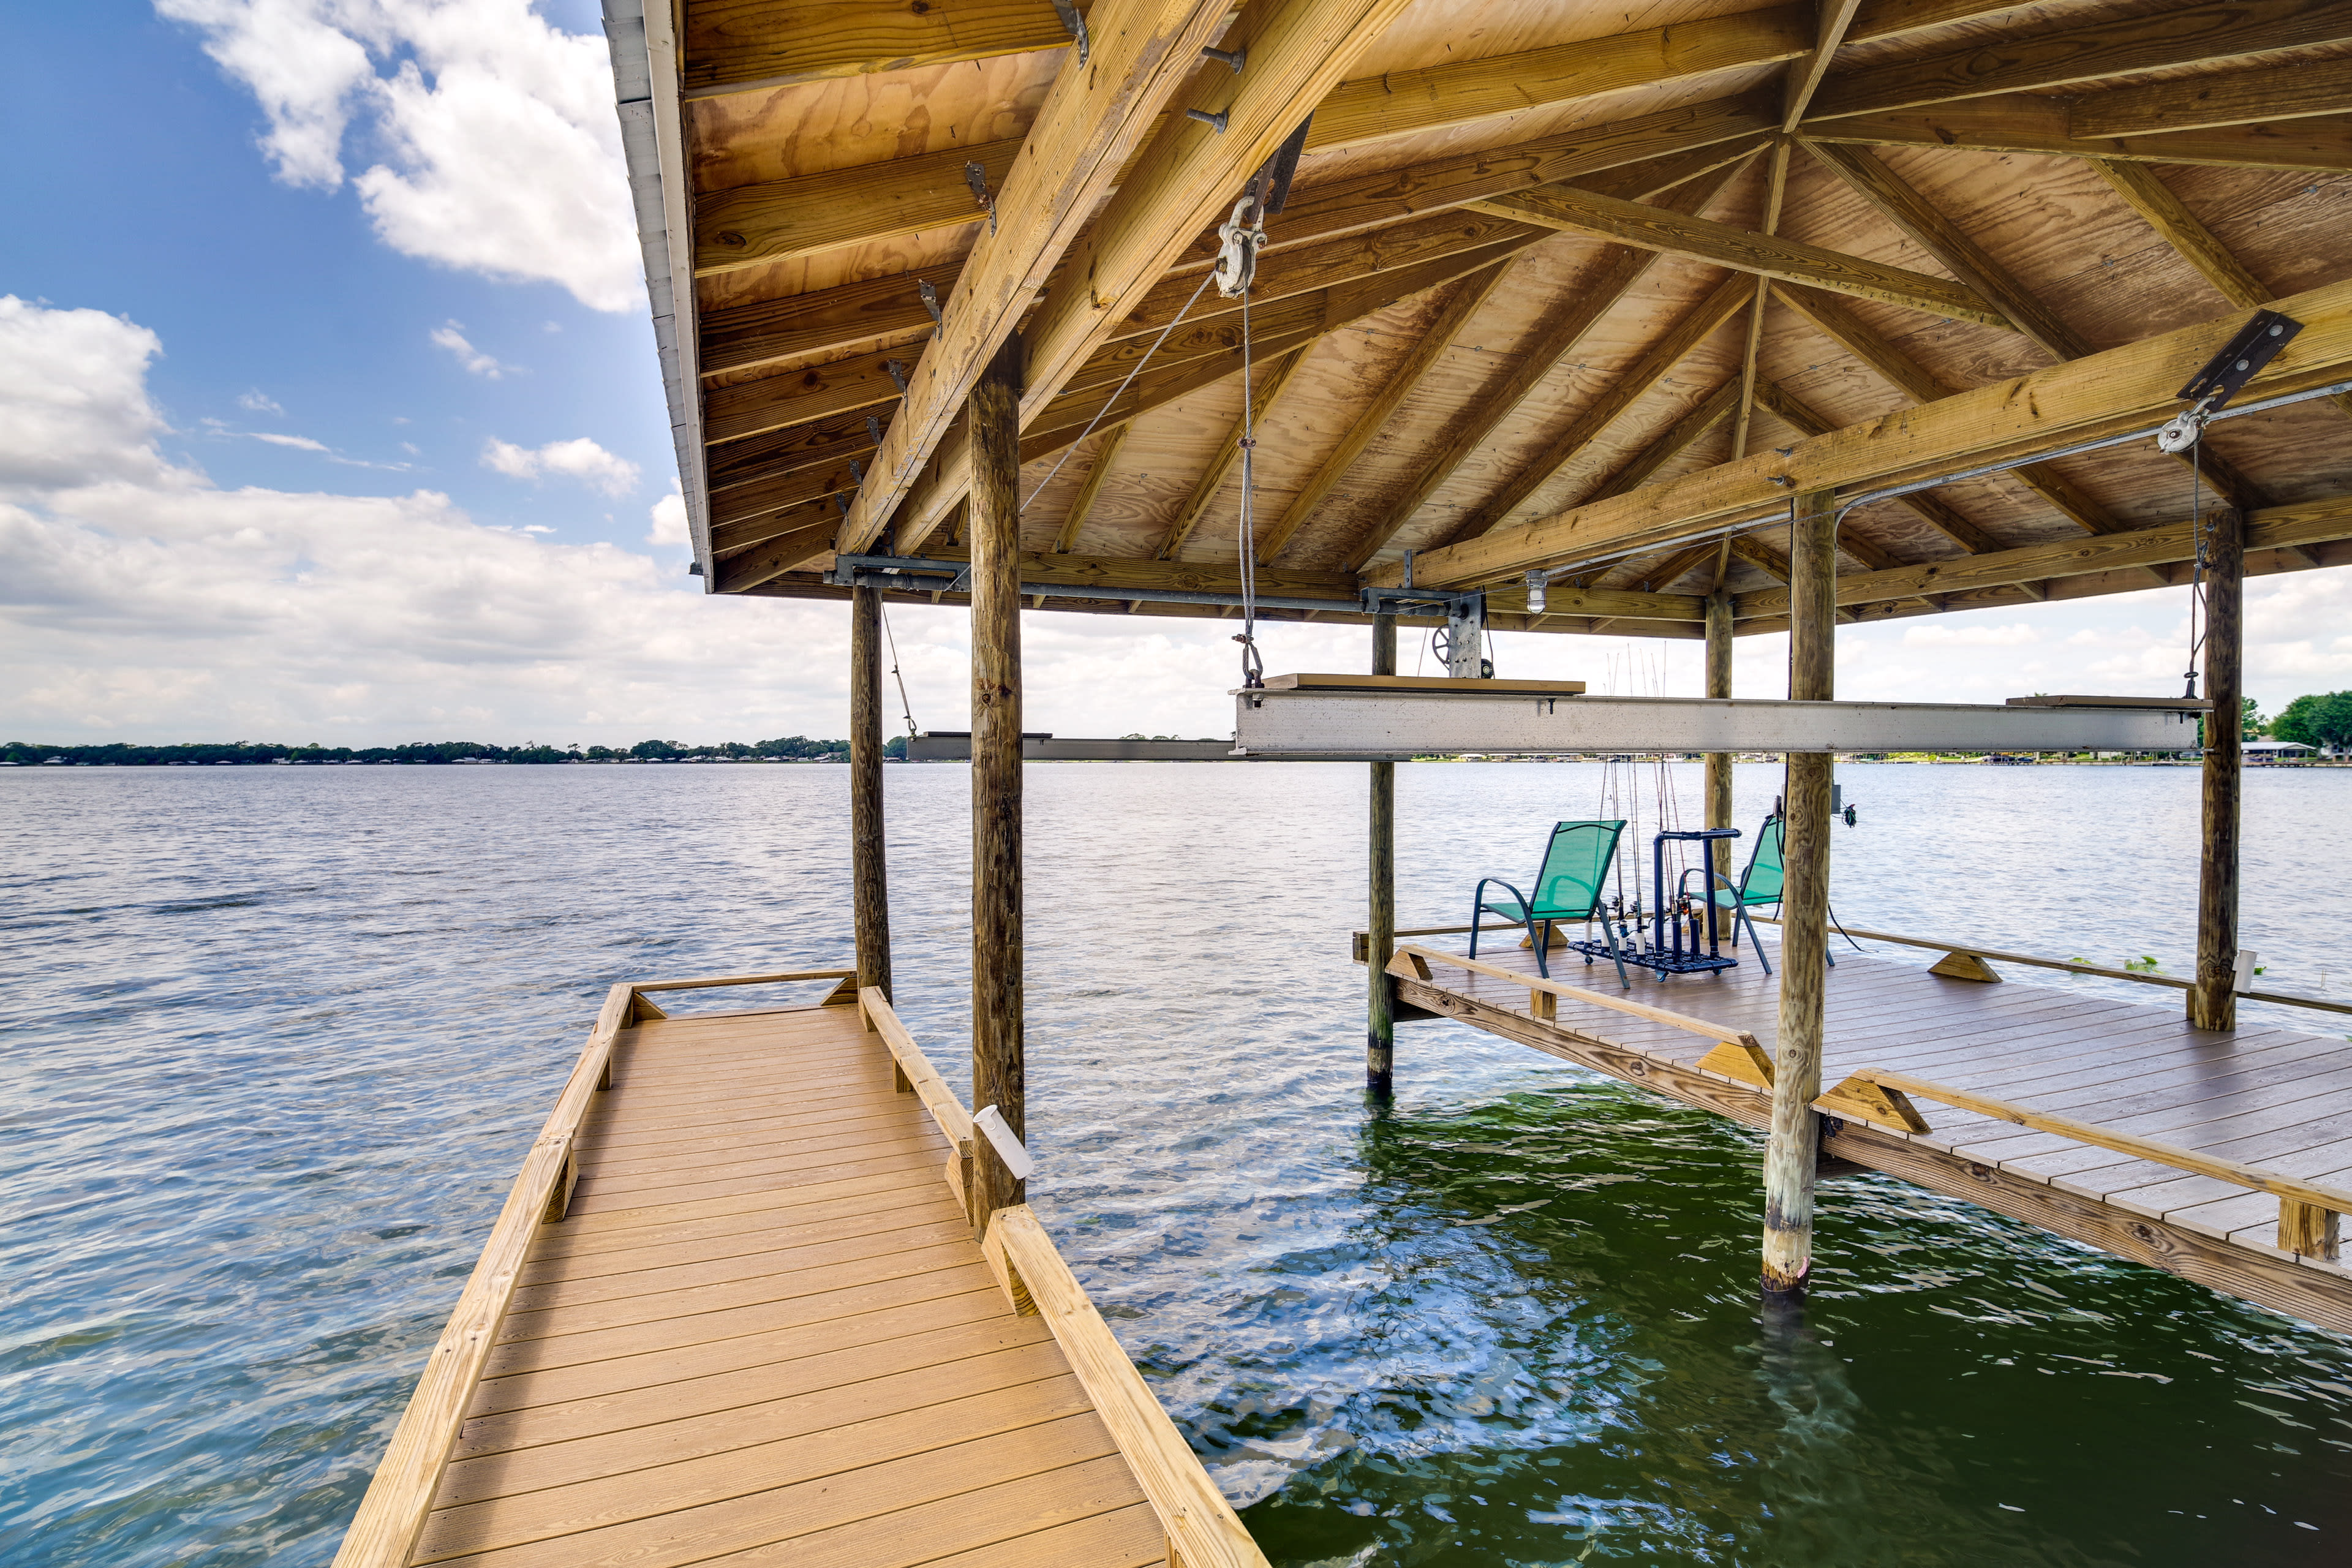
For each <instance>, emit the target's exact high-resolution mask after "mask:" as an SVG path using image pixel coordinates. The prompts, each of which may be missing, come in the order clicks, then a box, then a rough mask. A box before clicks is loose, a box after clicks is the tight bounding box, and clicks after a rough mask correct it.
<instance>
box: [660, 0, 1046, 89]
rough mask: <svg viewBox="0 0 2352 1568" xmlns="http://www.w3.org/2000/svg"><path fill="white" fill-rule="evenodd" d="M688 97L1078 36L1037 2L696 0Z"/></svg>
mask: <svg viewBox="0 0 2352 1568" xmlns="http://www.w3.org/2000/svg"><path fill="white" fill-rule="evenodd" d="M685 16H686V22H685V27H684V32H685V39H684V42H685V46H686V47H685V49H684V54H685V57H686V64H685V66H684V68H683V69H682V70H681V71H680V72H679V78H680V85H681V87H682V89H683V92H684V96H686V97H688V98H715V97H717V96H719V94H721V93H729V92H747V91H751V90H753V89H759V88H769V87H782V86H784V85H785V84H787V83H790V82H796V81H818V80H823V79H826V78H829V77H856V76H866V75H871V74H873V73H875V72H878V71H896V70H907V69H909V68H913V67H918V66H929V65H945V64H949V63H951V62H959V61H966V60H984V59H990V58H994V57H995V56H998V55H1013V54H1026V53H1028V52H1029V51H1031V50H1033V49H1051V48H1056V47H1061V46H1062V45H1065V44H1066V43H1068V42H1069V41H1070V36H1069V34H1067V33H1066V32H1065V31H1063V29H1062V24H1061V20H1060V18H1059V17H1057V16H1055V14H1054V8H1053V7H1052V6H1050V5H1037V4H1034V0H935V3H933V4H929V5H874V4H872V3H871V0H815V3H814V4H811V3H810V0H695V3H694V4H693V5H688V6H687V7H685Z"/></svg>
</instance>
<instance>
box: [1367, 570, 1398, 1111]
mask: <svg viewBox="0 0 2352 1568" xmlns="http://www.w3.org/2000/svg"><path fill="white" fill-rule="evenodd" d="M1372 673H1373V674H1374V675H1394V674H1395V673H1396V617H1395V616H1373V617H1372ZM1370 765H1371V770H1372V790H1371V794H1372V803H1371V816H1370V823H1369V824H1368V828H1367V832H1366V835H1365V837H1366V838H1367V839H1368V840H1369V842H1370V848H1371V854H1370V858H1369V860H1368V863H1367V865H1366V870H1367V872H1368V873H1369V875H1368V877H1367V881H1368V883H1369V885H1370V892H1371V898H1370V904H1371V908H1370V914H1369V918H1368V920H1367V921H1366V922H1365V923H1366V924H1367V925H1368V926H1369V927H1370V931H1369V932H1368V934H1367V937H1366V947H1365V953H1364V978H1365V983H1366V984H1365V1004H1364V1084H1365V1087H1366V1088H1367V1089H1370V1091H1371V1092H1372V1095H1373V1096H1374V1098H1376V1099H1381V1100H1385V1099H1387V1098H1388V1097H1389V1094H1390V1092H1391V1089H1392V1087H1393V1084H1394V1075H1395V1071H1396V982H1395V981H1394V980H1391V978H1389V972H1388V969H1389V960H1390V959H1391V958H1393V957H1395V956H1396V764H1395V763H1372V764H1370Z"/></svg>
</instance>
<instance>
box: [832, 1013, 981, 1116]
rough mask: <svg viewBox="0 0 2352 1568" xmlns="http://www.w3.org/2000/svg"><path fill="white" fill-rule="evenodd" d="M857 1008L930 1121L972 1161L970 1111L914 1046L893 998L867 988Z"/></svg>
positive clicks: (938, 1071)
mask: <svg viewBox="0 0 2352 1568" xmlns="http://www.w3.org/2000/svg"><path fill="white" fill-rule="evenodd" d="M857 1005H858V1006H859V1007H861V1008H863V1009H864V1010H865V1013H866V1024H867V1026H869V1027H871V1028H872V1029H873V1030H874V1032H875V1033H877V1034H878V1035H880V1036H881V1037H882V1043H883V1044H884V1045H886V1046H887V1047H890V1055H891V1057H892V1058H893V1059H895V1060H896V1061H897V1062H898V1070H899V1071H900V1072H901V1073H903V1074H905V1075H906V1079H907V1081H908V1083H909V1084H911V1085H913V1086H914V1090H915V1095H916V1097H917V1098H918V1099H919V1100H921V1101H922V1102H923V1109H924V1110H928V1111H929V1112H930V1113H931V1120H932V1121H935V1122H937V1123H938V1124H939V1129H940V1132H941V1133H942V1134H944V1135H945V1136H946V1138H947V1141H948V1142H950V1143H952V1144H954V1145H955V1146H956V1149H957V1151H958V1152H960V1153H961V1154H962V1155H963V1156H964V1157H965V1158H967V1159H969V1158H970V1157H971V1111H969V1110H965V1109H964V1104H963V1101H962V1100H958V1099H957V1098H956V1096H955V1090H953V1089H950V1088H949V1087H948V1084H947V1079H943V1078H941V1077H940V1069H939V1068H935V1067H933V1066H932V1065H931V1058H929V1057H927V1056H925V1055H923V1048H922V1047H920V1046H919V1045H917V1044H915V1037H914V1036H913V1035H911V1034H908V1032H907V1026H906V1025H904V1024H902V1023H900V1022H899V1021H898V1014H897V1013H896V1012H894V1011H892V1010H891V1007H890V999H889V998H888V997H887V996H885V995H883V994H882V991H881V988H880V987H879V986H875V985H868V986H865V987H863V988H862V989H860V990H859V992H858V993H857Z"/></svg>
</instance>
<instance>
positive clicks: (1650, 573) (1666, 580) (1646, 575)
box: [1626, 539, 1717, 593]
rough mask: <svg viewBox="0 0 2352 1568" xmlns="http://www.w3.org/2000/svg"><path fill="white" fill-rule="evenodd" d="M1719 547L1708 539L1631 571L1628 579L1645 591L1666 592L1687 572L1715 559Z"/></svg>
mask: <svg viewBox="0 0 2352 1568" xmlns="http://www.w3.org/2000/svg"><path fill="white" fill-rule="evenodd" d="M1716 552H1717V542H1716V541H1714V540H1712V539H1709V540H1706V541H1704V542H1700V543H1697V544H1694V545H1692V546H1691V547H1690V548H1689V549H1687V550H1677V551H1675V552H1674V553H1673V554H1671V555H1667V556H1664V557H1661V558H1660V559H1659V560H1658V562H1657V563H1655V564H1654V565H1651V566H1644V567H1641V568H1638V569H1636V570H1634V571H1632V572H1629V573H1628V574H1626V576H1627V580H1628V581H1629V582H1632V583H1636V584H1640V585H1641V587H1642V589H1643V592H1645V593H1664V591H1665V590H1666V589H1667V588H1668V587H1670V586H1671V585H1673V584H1676V583H1679V582H1681V581H1682V579H1683V576H1684V574H1685V573H1689V572H1694V571H1696V570H1697V569H1698V568H1699V567H1700V566H1702V565H1704V564H1705V563H1707V562H1709V561H1711V560H1713V559H1714V558H1715V555H1716Z"/></svg>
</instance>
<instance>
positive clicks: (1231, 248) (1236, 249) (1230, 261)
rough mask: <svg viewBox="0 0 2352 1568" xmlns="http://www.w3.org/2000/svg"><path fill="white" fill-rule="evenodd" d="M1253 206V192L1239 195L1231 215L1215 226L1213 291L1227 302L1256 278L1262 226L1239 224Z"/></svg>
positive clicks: (1263, 241) (1263, 227)
mask: <svg viewBox="0 0 2352 1568" xmlns="http://www.w3.org/2000/svg"><path fill="white" fill-rule="evenodd" d="M1255 205H1257V196H1256V194H1255V192H1253V193H1251V194H1249V195H1244V196H1243V197H1242V199H1241V200H1239V201H1237V202H1235V203H1234V214H1233V216H1231V217H1229V218H1227V219H1226V220H1225V221H1224V222H1223V223H1221V224H1219V225H1218V226H1217V265H1216V267H1215V268H1214V271H1215V275H1216V279H1217V292H1218V293H1220V294H1222V295H1223V296H1224V297H1225V298H1226V299H1228V300H1233V299H1238V298H1239V297H1240V296H1241V293H1242V291H1243V290H1244V289H1247V288H1248V287H1249V286H1250V283H1251V281H1252V280H1253V279H1255V278H1256V277H1257V253H1258V251H1259V250H1260V249H1262V248H1264V247H1265V222H1264V221H1263V220H1260V221H1258V222H1255V223H1244V221H1243V218H1244V216H1245V215H1246V214H1248V212H1249V210H1250V209H1251V208H1252V207H1254V206H1255Z"/></svg>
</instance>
